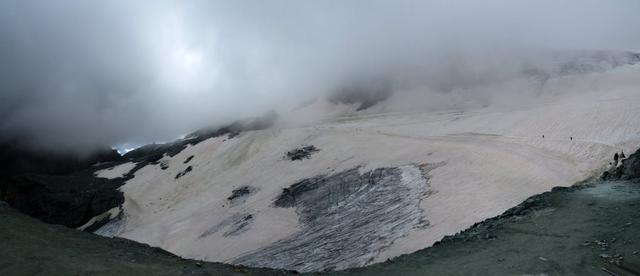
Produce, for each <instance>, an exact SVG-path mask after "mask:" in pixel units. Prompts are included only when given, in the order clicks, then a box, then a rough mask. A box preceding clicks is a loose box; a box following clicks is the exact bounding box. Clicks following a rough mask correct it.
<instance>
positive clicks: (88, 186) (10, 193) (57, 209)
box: [1, 171, 124, 228]
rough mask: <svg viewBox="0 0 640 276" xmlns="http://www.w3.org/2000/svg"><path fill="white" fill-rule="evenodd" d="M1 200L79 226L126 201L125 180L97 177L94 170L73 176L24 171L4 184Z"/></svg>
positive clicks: (34, 214)
mask: <svg viewBox="0 0 640 276" xmlns="http://www.w3.org/2000/svg"><path fill="white" fill-rule="evenodd" d="M1 184H2V185H1V189H2V192H1V194H2V199H3V200H5V201H7V202H8V203H9V204H10V205H11V206H12V207H14V208H16V209H18V210H20V211H21V212H23V213H25V214H28V215H30V216H32V217H35V218H39V219H41V220H42V221H44V222H48V223H53V224H62V225H66V226H68V227H74V228H75V227H79V226H81V225H83V224H84V223H86V222H87V221H89V220H90V219H91V218H92V217H94V216H97V215H99V214H102V213H104V212H106V211H108V210H109V209H111V208H114V207H116V206H119V205H120V204H122V203H123V202H124V197H123V195H122V192H120V191H118V190H117V189H118V188H119V187H120V186H122V185H123V184H124V181H123V179H113V180H111V179H104V178H96V177H94V176H93V174H92V172H91V171H85V172H79V173H74V174H70V175H45V174H22V175H18V176H13V177H11V178H9V179H7V180H6V181H3V182H2V183H1Z"/></svg>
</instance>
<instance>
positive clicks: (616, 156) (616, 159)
mask: <svg viewBox="0 0 640 276" xmlns="http://www.w3.org/2000/svg"><path fill="white" fill-rule="evenodd" d="M618 159H620V156H619V155H618V153H617V152H616V154H614V155H613V163H615V164H616V165H618Z"/></svg>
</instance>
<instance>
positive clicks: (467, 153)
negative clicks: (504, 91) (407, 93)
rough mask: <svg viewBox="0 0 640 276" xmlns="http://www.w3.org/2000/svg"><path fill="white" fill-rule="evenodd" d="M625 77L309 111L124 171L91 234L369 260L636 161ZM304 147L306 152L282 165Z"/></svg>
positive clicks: (266, 260)
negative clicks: (116, 195)
mask: <svg viewBox="0 0 640 276" xmlns="http://www.w3.org/2000/svg"><path fill="white" fill-rule="evenodd" d="M638 76H640V68H638V67H637V66H627V67H624V68H620V69H616V70H613V71H608V72H604V73H595V74H591V75H588V76H579V77H576V78H572V77H566V78H564V79H562V80H559V81H557V82H555V83H552V84H548V86H547V87H548V88H547V92H545V93H546V94H544V95H538V96H535V97H520V98H519V100H513V101H510V102H509V103H508V104H506V103H504V102H502V103H501V102H494V103H492V104H480V105H474V104H463V105H460V104H455V105H445V104H443V105H442V106H438V108H426V109H417V108H412V109H405V108H404V107H403V105H400V104H398V105H395V104H394V101H393V99H390V100H389V102H388V103H387V105H386V106H385V104H384V103H381V104H380V106H382V107H383V108H379V109H376V108H375V107H373V108H372V109H371V110H372V111H369V112H366V111H365V112H355V108H354V107H353V106H347V105H341V104H338V105H336V104H331V103H327V102H322V101H318V102H316V103H314V104H312V105H308V106H306V107H304V108H301V109H298V110H295V111H293V112H292V113H291V114H288V115H286V114H285V115H284V116H283V118H282V119H281V120H280V121H279V122H278V123H277V124H276V126H274V127H271V128H268V129H265V130H256V131H248V132H242V133H240V134H239V135H238V136H235V137H227V136H221V137H215V138H210V139H207V140H204V141H202V142H200V143H198V144H195V145H189V146H187V148H186V149H184V150H182V151H181V152H179V153H178V154H176V155H174V156H172V157H170V156H164V157H163V158H162V159H160V160H159V162H158V163H156V164H150V165H147V166H145V167H143V168H142V169H140V170H138V171H136V172H135V177H133V178H132V179H130V180H128V181H127V183H126V185H124V186H123V187H121V190H122V191H123V192H124V195H125V203H124V205H123V213H122V214H121V216H119V218H118V219H115V220H113V221H111V222H110V223H109V224H107V225H105V226H104V227H103V228H102V229H100V230H98V233H101V234H103V235H117V236H121V237H125V238H128V239H132V240H136V241H140V242H144V243H148V244H151V245H153V246H159V247H162V248H164V249H166V250H168V251H171V252H174V253H176V254H178V255H181V256H184V257H189V258H196V259H203V260H208V261H224V262H231V263H241V264H247V265H254V266H268V267H279V268H287V269H296V270H300V271H316V270H323V269H344V268H348V267H354V266H362V265H366V264H370V263H374V262H380V261H384V260H386V259H387V258H392V257H395V256H398V255H401V254H405V253H411V252H413V251H416V250H419V249H422V248H425V247H428V246H431V245H432V244H433V243H434V242H436V241H438V240H440V239H442V238H443V237H444V236H445V235H450V234H453V233H456V232H458V231H461V230H463V229H465V228H467V227H469V226H471V225H472V224H474V223H476V222H479V221H482V220H483V219H486V218H489V217H492V216H496V215H498V214H500V213H502V212H504V211H505V210H507V209H508V208H510V207H512V206H514V205H517V204H518V203H520V202H521V201H523V200H524V199H526V198H527V197H529V196H531V195H534V194H537V193H541V192H544V191H548V190H550V189H551V188H552V187H554V186H569V185H572V184H575V183H576V182H579V181H581V180H584V179H586V178H588V177H590V176H592V175H595V174H597V173H599V172H600V171H602V170H603V169H605V166H604V165H605V164H607V163H608V162H609V161H610V159H611V158H612V156H613V154H614V153H615V152H620V151H624V152H625V153H630V152H632V150H635V149H636V148H637V147H638V145H639V144H640V108H638V107H640V80H638V81H636V79H640V78H638ZM517 92H518V91H514V92H513V93H517ZM399 97H402V96H399ZM397 102H401V101H397ZM425 105H426V106H432V103H428V104H425ZM543 135H544V138H543V137H542V136H543ZM307 145H313V146H315V147H316V148H317V149H318V151H315V152H310V155H309V156H307V158H302V159H300V160H290V159H288V158H286V153H287V152H289V151H291V150H294V149H296V148H301V147H303V146H307ZM132 167H133V165H132V164H126V165H121V166H120V167H118V168H115V169H113V170H111V171H103V172H101V173H99V176H101V177H117V176H116V175H117V174H124V173H126V172H127V171H128V170H130V169H131V168H132Z"/></svg>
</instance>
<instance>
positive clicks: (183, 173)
mask: <svg viewBox="0 0 640 276" xmlns="http://www.w3.org/2000/svg"><path fill="white" fill-rule="evenodd" d="M192 170H193V167H191V166H189V167H187V168H186V169H184V171H181V172H179V173H178V174H177V175H176V179H178V178H180V177H183V176H185V175H186V174H187V173H189V172H190V171H192Z"/></svg>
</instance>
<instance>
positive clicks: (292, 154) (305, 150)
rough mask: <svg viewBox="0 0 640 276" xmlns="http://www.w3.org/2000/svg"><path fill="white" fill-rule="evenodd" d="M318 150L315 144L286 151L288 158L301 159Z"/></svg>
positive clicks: (307, 157)
mask: <svg viewBox="0 0 640 276" xmlns="http://www.w3.org/2000/svg"><path fill="white" fill-rule="evenodd" d="M317 151H320V150H319V149H317V148H316V147H315V146H313V145H311V146H304V147H302V148H297V149H294V150H291V151H288V152H287V157H286V158H288V159H289V160H291V161H294V160H302V159H309V158H311V154H313V153H315V152H317Z"/></svg>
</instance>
